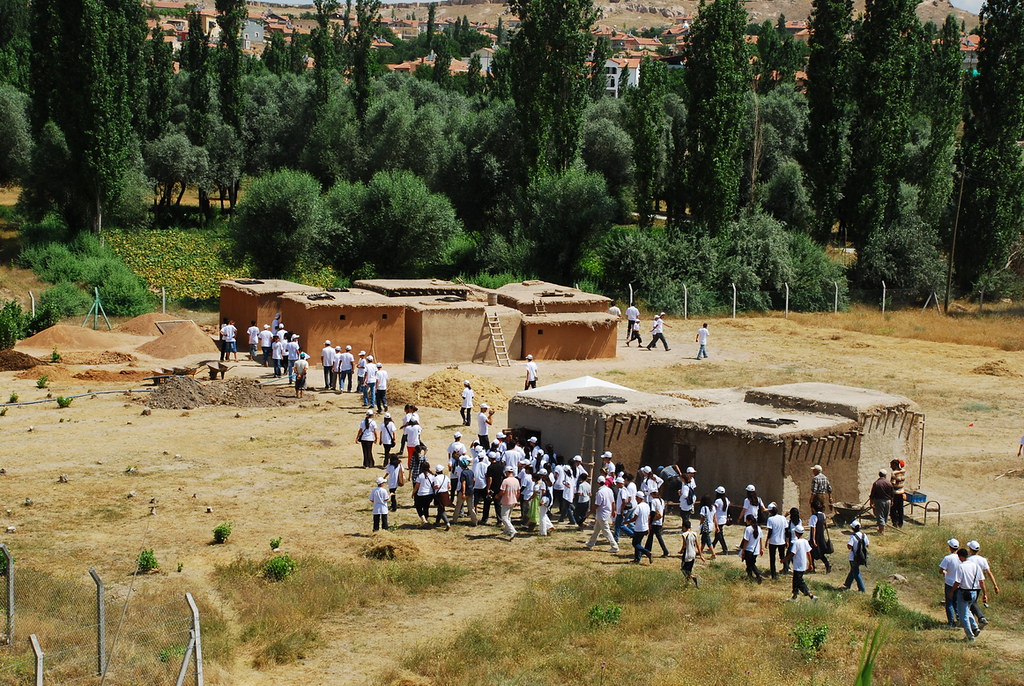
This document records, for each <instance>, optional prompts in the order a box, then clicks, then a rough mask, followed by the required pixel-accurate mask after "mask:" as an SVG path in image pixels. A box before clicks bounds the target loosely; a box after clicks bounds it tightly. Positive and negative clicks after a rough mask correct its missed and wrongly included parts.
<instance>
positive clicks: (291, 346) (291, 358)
mask: <svg viewBox="0 0 1024 686" xmlns="http://www.w3.org/2000/svg"><path fill="white" fill-rule="evenodd" d="M301 351H302V346H301V345H299V334H297V333H293V334H292V337H291V340H290V341H288V381H291V382H294V381H295V369H294V367H295V363H296V362H297V361H298V359H299V353H300V352H301Z"/></svg>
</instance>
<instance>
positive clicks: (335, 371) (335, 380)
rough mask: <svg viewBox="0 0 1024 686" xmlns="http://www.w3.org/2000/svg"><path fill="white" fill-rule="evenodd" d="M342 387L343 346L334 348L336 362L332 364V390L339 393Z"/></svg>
mask: <svg viewBox="0 0 1024 686" xmlns="http://www.w3.org/2000/svg"><path fill="white" fill-rule="evenodd" d="M340 385H341V346H340V345H336V346H334V362H333V363H332V364H331V390H332V391H334V392H338V388H339V387H340Z"/></svg>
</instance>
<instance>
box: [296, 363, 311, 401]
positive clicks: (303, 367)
mask: <svg viewBox="0 0 1024 686" xmlns="http://www.w3.org/2000/svg"><path fill="white" fill-rule="evenodd" d="M308 371H309V355H307V354H306V353H299V359H297V360H295V364H294V365H292V373H293V374H294V375H295V397H296V398H301V397H302V394H303V392H304V391H305V390H306V378H307V372H308Z"/></svg>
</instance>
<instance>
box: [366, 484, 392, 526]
mask: <svg viewBox="0 0 1024 686" xmlns="http://www.w3.org/2000/svg"><path fill="white" fill-rule="evenodd" d="M385 481H386V479H385V478H384V477H383V476H378V477H377V485H376V487H374V489H373V490H372V491H370V502H371V503H373V530H374V531H377V530H378V529H380V528H381V527H383V528H384V529H385V530H387V528H388V498H389V497H390V494H389V493H388V489H387V488H385V483H384V482H385Z"/></svg>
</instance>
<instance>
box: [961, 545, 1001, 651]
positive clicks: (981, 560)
mask: <svg viewBox="0 0 1024 686" xmlns="http://www.w3.org/2000/svg"><path fill="white" fill-rule="evenodd" d="M967 552H968V553H969V554H970V557H969V558H968V559H969V560H970V561H971V562H973V563H975V564H976V565H978V566H979V567H981V571H982V572H984V574H985V576H987V577H988V578H989V580H990V581H991V582H992V590H994V591H995V592H996V593H997V594H998V593H999V584H998V583H996V577H995V575H994V574H992V566H991V565H990V564H989V563H988V559H987V558H985V557H983V556H982V555H981V544H980V543H978V542H977V541H967ZM971 612H973V613H974V616H975V617H977V618H978V622H979V624H980V627H981V628H979V629H978V630H979V631H981V629H984V628H985V625H986V624H988V620H987V619H986V618H985V613H984V612H982V611H981V607H980V606H979V605H978V602H977V599H975V602H974V604H973V605H971Z"/></svg>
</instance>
